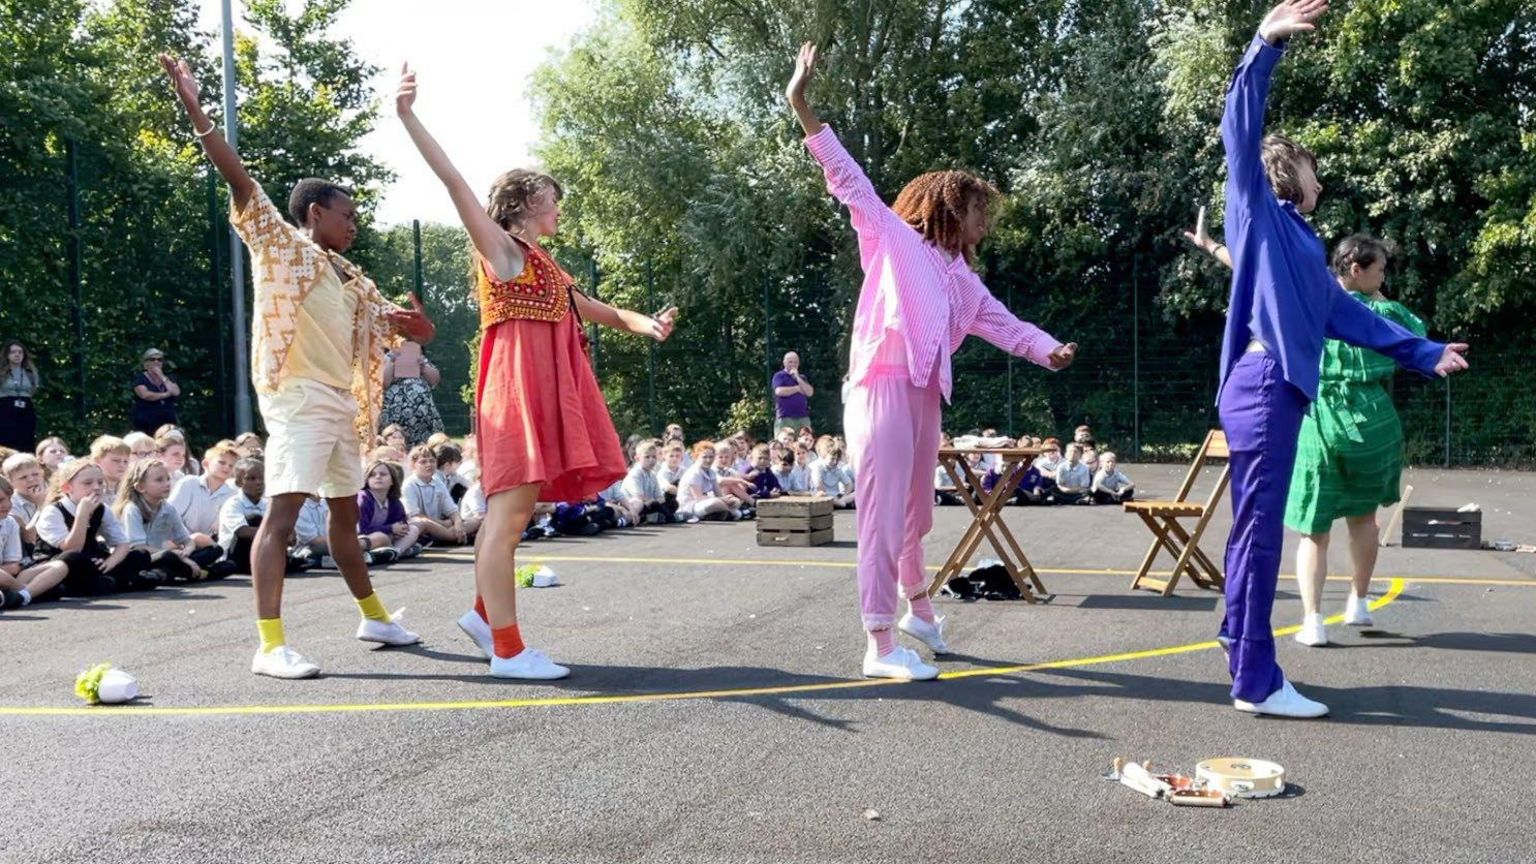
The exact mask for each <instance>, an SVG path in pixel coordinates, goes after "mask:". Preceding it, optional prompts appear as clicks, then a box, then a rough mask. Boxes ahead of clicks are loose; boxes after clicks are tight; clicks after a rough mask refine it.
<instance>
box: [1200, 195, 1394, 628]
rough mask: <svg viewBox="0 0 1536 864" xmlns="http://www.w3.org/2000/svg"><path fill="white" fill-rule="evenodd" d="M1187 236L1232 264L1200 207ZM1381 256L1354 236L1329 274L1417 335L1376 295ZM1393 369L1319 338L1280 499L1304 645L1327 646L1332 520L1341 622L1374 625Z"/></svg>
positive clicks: (1363, 237)
mask: <svg viewBox="0 0 1536 864" xmlns="http://www.w3.org/2000/svg"><path fill="white" fill-rule="evenodd" d="M1185 236H1186V237H1188V238H1189V241H1190V242H1191V243H1193V244H1195V245H1196V246H1199V247H1200V248H1201V249H1204V250H1205V251H1206V252H1209V253H1210V254H1211V255H1212V256H1213V257H1214V258H1216V259H1217V260H1218V261H1221V262H1222V263H1223V264H1226V265H1227V266H1229V267H1230V266H1231V258H1230V255H1229V254H1228V252H1227V249H1226V246H1225V245H1224V244H1222V243H1219V242H1216V241H1215V240H1212V239H1211V237H1210V235H1209V234H1208V233H1207V232H1206V227H1205V210H1204V209H1203V208H1202V209H1201V211H1200V217H1199V220H1198V221H1197V223H1196V225H1195V230H1194V231H1193V232H1186V234H1185ZM1387 257H1388V252H1387V246H1386V244H1385V243H1383V242H1382V241H1380V240H1378V239H1376V238H1375V237H1371V236H1370V235H1367V234H1355V235H1352V236H1350V237H1347V238H1345V239H1344V241H1343V242H1341V243H1340V244H1339V245H1338V246H1337V247H1336V248H1335V249H1334V252H1333V262H1332V265H1333V273H1334V275H1335V276H1336V277H1338V280H1339V284H1340V285H1342V286H1344V289H1345V290H1347V291H1348V292H1349V293H1350V296H1352V297H1354V298H1355V299H1356V300H1359V301H1360V302H1361V303H1364V304H1365V305H1366V306H1367V307H1369V308H1370V310H1371V311H1372V312H1375V313H1376V314H1377V315H1380V316H1381V317H1383V318H1386V319H1387V320H1389V321H1392V322H1393V323H1395V324H1399V325H1401V326H1402V327H1404V328H1405V329H1407V330H1409V331H1411V332H1412V333H1413V334H1414V335H1416V336H1423V335H1424V333H1425V327H1424V322H1423V321H1421V320H1420V319H1419V317H1418V316H1417V315H1415V314H1413V313H1412V312H1410V311H1409V310H1408V308H1407V307H1406V306H1404V305H1403V304H1401V303H1398V302H1397V301H1395V300H1388V299H1387V298H1386V297H1385V296H1383V295H1382V293H1381V288H1382V285H1383V283H1385V281H1386V276H1387ZM1396 371H1397V364H1396V363H1395V362H1394V361H1392V360H1390V359H1388V358H1386V357H1383V356H1382V355H1380V354H1377V353H1376V352H1375V351H1371V350H1370V349H1368V348H1358V347H1356V346H1354V345H1349V344H1347V343H1344V342H1341V341H1339V340H1337V339H1329V340H1327V341H1326V342H1324V343H1323V360H1322V367H1321V375H1320V377H1319V380H1318V391H1317V401H1315V402H1313V403H1312V407H1311V409H1310V410H1308V411H1307V413H1306V415H1305V416H1303V417H1302V422H1301V437H1300V439H1299V440H1298V442H1297V448H1296V467H1295V468H1294V469H1292V474H1291V491H1290V496H1289V497H1288V498H1287V499H1286V503H1285V527H1287V528H1289V529H1291V530H1292V531H1296V532H1298V533H1299V534H1301V535H1302V536H1301V543H1300V544H1299V545H1298V546H1297V548H1296V579H1297V586H1298V588H1299V589H1300V593H1301V608H1302V623H1301V630H1300V631H1299V632H1297V634H1296V641H1297V642H1300V643H1301V644H1303V645H1309V646H1313V647H1317V646H1321V645H1327V644H1328V632H1327V628H1326V627H1324V625H1323V616H1322V613H1321V612H1320V611H1319V610H1318V606H1319V598H1320V597H1321V595H1322V593H1323V580H1324V579H1326V578H1327V576H1328V538H1329V533H1330V532H1331V531H1332V529H1333V523H1334V522H1335V521H1336V520H1338V519H1343V520H1344V522H1345V524H1347V525H1348V526H1349V556H1350V559H1351V560H1352V562H1353V563H1354V578H1353V580H1352V582H1353V585H1352V590H1351V591H1350V593H1349V599H1348V600H1347V601H1346V602H1345V605H1344V623H1345V624H1348V625H1350V626H1352V627H1371V626H1373V625H1374V624H1375V622H1374V621H1373V620H1372V618H1371V611H1370V602H1369V599H1368V597H1367V594H1368V592H1369V591H1370V587H1371V576H1372V575H1374V573H1375V571H1376V552H1377V549H1378V548H1379V547H1380V533H1379V528H1378V526H1377V524H1376V510H1377V508H1378V507H1390V506H1391V505H1393V504H1396V503H1397V502H1398V500H1399V498H1400V497H1401V494H1400V490H1401V488H1402V473H1403V424H1402V422H1401V421H1400V420H1399V419H1398V416H1397V409H1396V408H1395V407H1394V406H1393V405H1392V394H1391V392H1390V387H1391V384H1392V376H1393V374H1394V373H1395V372H1396Z"/></svg>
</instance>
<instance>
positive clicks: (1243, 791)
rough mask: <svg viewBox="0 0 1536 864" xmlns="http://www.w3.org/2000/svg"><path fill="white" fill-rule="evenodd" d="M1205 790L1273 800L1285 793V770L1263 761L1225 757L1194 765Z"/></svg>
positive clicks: (1197, 776)
mask: <svg viewBox="0 0 1536 864" xmlns="http://www.w3.org/2000/svg"><path fill="white" fill-rule="evenodd" d="M1195 777H1196V778H1198V779H1200V780H1201V781H1204V783H1205V787H1206V788H1208V789H1215V790H1217V791H1220V792H1225V793H1226V794H1228V795H1234V796H1236V797H1238V798H1270V797H1273V796H1275V795H1279V794H1280V793H1282V792H1284V791H1285V769H1284V768H1282V767H1280V766H1279V765H1276V764H1275V763H1273V762H1265V761H1264V760H1262V759H1242V758H1235V757H1226V758H1222V759H1207V760H1205V761H1204V762H1201V763H1200V764H1198V765H1196V766H1195Z"/></svg>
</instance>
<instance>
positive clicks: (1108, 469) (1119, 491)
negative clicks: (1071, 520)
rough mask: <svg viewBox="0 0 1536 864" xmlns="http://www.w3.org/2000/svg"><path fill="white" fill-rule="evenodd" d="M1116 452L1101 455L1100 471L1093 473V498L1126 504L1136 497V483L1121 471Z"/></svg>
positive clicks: (1101, 502)
mask: <svg viewBox="0 0 1536 864" xmlns="http://www.w3.org/2000/svg"><path fill="white" fill-rule="evenodd" d="M1118 461H1119V460H1118V459H1116V458H1115V454H1113V453H1110V452H1107V451H1106V452H1105V453H1104V455H1103V456H1100V457H1099V470H1098V473H1096V474H1094V475H1093V500H1094V501H1097V502H1098V503H1100V504H1124V503H1125V502H1127V501H1130V500H1132V499H1134V498H1135V497H1136V484H1135V483H1132V482H1131V478H1129V477H1127V476H1125V475H1124V474H1122V473H1120V470H1119V468H1118V465H1117V463H1118Z"/></svg>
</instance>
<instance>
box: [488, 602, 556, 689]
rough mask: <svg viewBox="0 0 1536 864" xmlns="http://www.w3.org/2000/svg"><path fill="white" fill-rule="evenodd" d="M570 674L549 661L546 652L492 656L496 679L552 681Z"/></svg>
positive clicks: (492, 667) (534, 651)
mask: <svg viewBox="0 0 1536 864" xmlns="http://www.w3.org/2000/svg"><path fill="white" fill-rule="evenodd" d="M477 617H478V616H477ZM569 674H571V670H569V669H567V668H565V667H564V666H561V665H560V664H558V663H556V662H555V661H553V660H551V659H549V658H548V657H547V656H545V655H544V652H542V651H536V650H534V649H532V648H524V649H523V651H522V653H521V654H518V655H517V656H516V657H497V656H495V655H494V654H493V655H492V656H491V675H492V676H494V677H496V678H522V679H526V680H530V681H552V680H554V679H556V678H564V677H565V676H567V675H569Z"/></svg>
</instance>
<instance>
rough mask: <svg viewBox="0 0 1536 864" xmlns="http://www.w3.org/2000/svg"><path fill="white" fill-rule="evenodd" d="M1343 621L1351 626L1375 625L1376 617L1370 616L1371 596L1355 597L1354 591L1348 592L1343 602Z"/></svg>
mask: <svg viewBox="0 0 1536 864" xmlns="http://www.w3.org/2000/svg"><path fill="white" fill-rule="evenodd" d="M1344 623H1345V624H1348V625H1349V626H1351V627H1375V626H1376V619H1374V618H1372V617H1371V598H1370V597H1368V596H1367V597H1356V596H1355V592H1353V591H1351V592H1349V599H1348V600H1347V601H1345V603H1344Z"/></svg>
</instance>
